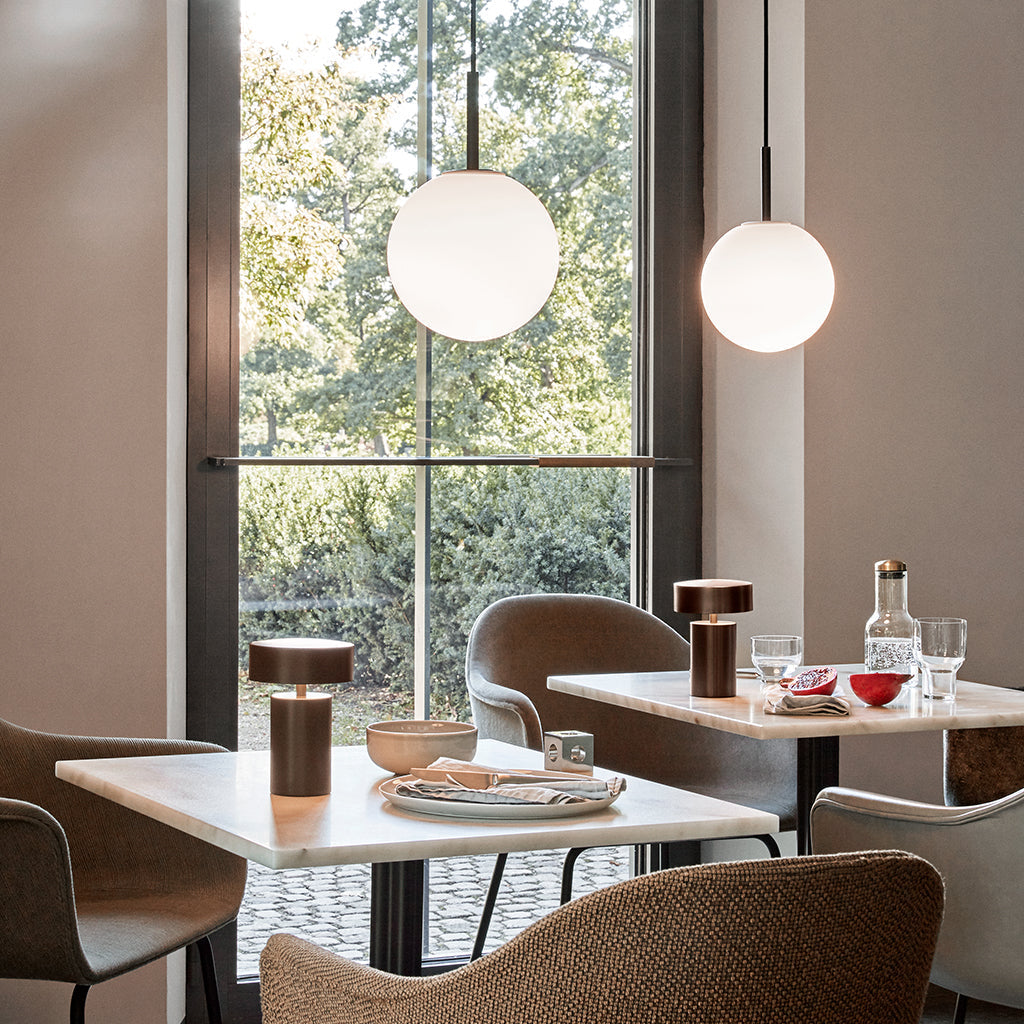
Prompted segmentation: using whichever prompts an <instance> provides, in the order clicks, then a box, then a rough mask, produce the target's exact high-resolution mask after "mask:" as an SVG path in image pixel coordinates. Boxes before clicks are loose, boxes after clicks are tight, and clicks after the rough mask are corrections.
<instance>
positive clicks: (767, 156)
mask: <svg viewBox="0 0 1024 1024" xmlns="http://www.w3.org/2000/svg"><path fill="white" fill-rule="evenodd" d="M771 219H772V150H771V147H770V146H769V145H768V0H764V142H763V143H762V145H761V220H771Z"/></svg>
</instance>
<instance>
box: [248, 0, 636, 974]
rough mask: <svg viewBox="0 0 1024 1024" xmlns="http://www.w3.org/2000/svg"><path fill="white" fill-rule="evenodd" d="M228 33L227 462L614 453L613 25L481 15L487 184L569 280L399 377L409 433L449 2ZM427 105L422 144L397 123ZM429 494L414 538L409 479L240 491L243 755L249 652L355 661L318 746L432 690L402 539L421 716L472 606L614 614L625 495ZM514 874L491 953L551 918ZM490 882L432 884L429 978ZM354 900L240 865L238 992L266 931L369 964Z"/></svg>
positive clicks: (626, 122) (456, 700) (347, 888)
mask: <svg viewBox="0 0 1024 1024" xmlns="http://www.w3.org/2000/svg"><path fill="white" fill-rule="evenodd" d="M419 3H422V4H424V5H428V4H429V8H430V9H431V10H432V11H433V17H434V21H433V26H432V36H433V58H434V59H433V63H432V66H431V72H430V75H431V77H430V80H429V82H428V81H427V80H426V79H425V78H421V79H419V80H418V79H417V73H418V67H421V66H419V65H418V64H417V40H416V39H415V26H416V24H417V19H418V14H419V10H418V6H419ZM242 9H243V24H244V25H245V26H246V29H245V31H246V36H245V38H244V40H243V96H242V100H243V112H242V123H243V138H242V176H241V199H242V202H241V285H242V287H241V301H240V308H241V332H240V333H241V380H240V396H241V419H240V425H239V432H240V439H241V452H242V454H243V455H287V454H290V453H304V454H312V455H325V456H326V455H340V456H353V455H355V456H367V455H379V456H385V457H386V456H389V455H396V454H403V455H404V454H414V453H415V452H416V449H417V444H418V443H419V445H420V446H421V447H422V446H423V445H424V444H425V443H426V442H428V441H429V444H430V449H431V451H432V453H433V454H435V455H444V454H454V455H479V454H495V453H510V452H516V451H525V452H567V453H575V452H599V453H616V454H627V453H628V452H629V450H630V393H631V354H630V352H631V340H630V330H631V326H630V321H631V309H630V296H631V272H632V264H631V240H632V223H631V220H632V214H631V191H632V182H631V177H630V176H631V162H632V161H631V133H632V126H631V116H632V96H631V64H632V54H631V46H632V8H631V4H630V3H628V2H623V0H614V2H612V3H603V4H600V5H599V4H597V3H592V2H585V3H582V4H581V3H579V2H576V0H555V2H554V3H540V2H532V0H531V2H523V0H511V2H510V0H500V2H499V0H480V2H479V4H478V9H479V16H480V24H479V55H480V59H479V68H480V72H481V166H484V167H489V168H492V169H496V170H502V171H505V172H507V173H509V174H511V175H513V176H514V177H516V178H517V179H518V180H520V181H522V182H523V183H524V184H526V185H527V186H528V187H530V188H531V189H532V190H533V191H534V192H535V193H536V194H537V195H538V196H539V197H540V198H541V199H542V201H543V202H544V203H545V205H546V206H547V208H548V210H549V212H550V213H551V215H552V217H553V219H554V221H555V225H556V228H557V230H558V232H559V237H560V244H561V248H562V261H561V268H560V272H559V278H558V281H557V283H556V286H555V289H554V292H553V294H552V297H551V299H550V300H549V301H548V303H547V305H546V306H545V308H544V309H543V310H542V311H541V313H540V314H539V315H538V317H537V318H535V320H533V321H531V323H529V324H527V325H526V326H525V327H523V328H521V329H520V330H519V331H517V332H515V333H514V334H512V335H509V336H508V337H506V338H503V339H498V340H497V341H495V342H491V343H485V344H481V345H466V344H464V343H460V342H453V341H450V340H448V339H445V338H440V337H435V338H433V339H432V351H431V364H430V367H429V373H426V372H425V371H426V370H427V368H426V367H420V368H419V373H420V378H421V379H424V378H425V379H426V380H427V381H428V394H427V395H426V396H424V395H421V396H420V398H421V399H422V398H424V397H425V398H426V399H427V400H428V401H429V402H430V409H431V416H430V419H429V421H426V422H424V421H419V422H418V421H417V394H416V380H417V365H416V360H417V330H416V325H415V322H414V321H413V320H412V318H411V317H410V316H409V314H408V313H407V312H406V311H405V310H404V309H403V308H402V306H401V305H400V304H399V303H398V302H397V300H396V299H395V297H394V293H393V291H392V289H391V288H390V284H389V282H388V278H387V267H386V259H385V246H386V240H387V233H388V230H389V228H390V224H391V222H392V220H393V218H394V215H395V213H396V211H397V210H398V208H399V206H400V204H401V202H402V201H404V198H405V197H406V196H407V195H408V194H409V193H410V192H411V191H412V189H413V188H414V187H415V184H416V180H417V169H418V162H417V154H418V152H419V150H420V148H421V147H424V146H426V147H427V149H428V151H429V154H430V161H431V164H432V171H433V173H438V172H440V171H443V170H447V169H452V168H457V167H461V166H463V161H464V145H465V142H464V138H465V71H466V70H467V67H468V55H469V39H468V36H469V12H468V3H466V4H465V5H464V6H462V7H461V8H458V9H456V8H450V7H448V6H447V5H446V4H444V3H442V2H440V0H390V2H389V3H388V4H359V3H356V2H355V0H351V2H350V0H332V2H331V3H326V4H317V3H310V4H309V5H308V7H304V6H303V5H301V4H300V5H286V6H285V7H284V8H282V5H281V4H280V3H279V2H278V0H269V2H267V3H262V2H260V0H243V3H242ZM307 9H308V10H310V11H311V10H314V9H316V10H318V12H319V18H320V21H319V27H318V29H317V31H318V33H319V35H320V36H321V38H324V39H326V45H322V46H311V45H305V44H300V43H297V42H296V41H295V40H296V35H299V36H301V34H302V33H301V31H300V32H298V33H296V27H297V26H301V25H302V19H301V17H300V15H301V14H302V12H303V10H307ZM335 41H336V42H337V44H338V46H337V47H335V46H334V43H335ZM428 89H429V91H430V94H431V95H432V97H433V104H432V107H431V134H430V136H429V138H425V137H423V136H422V135H420V136H419V137H418V135H417V132H418V131H419V127H420V126H419V124H418V123H417V102H416V99H417V95H418V92H420V91H426V90H428ZM421 408H422V406H421ZM430 481H431V487H430V515H429V522H428V521H427V518H426V517H425V515H424V514H423V512H424V510H422V509H421V510H420V514H419V515H417V509H416V500H415V476H414V473H413V472H412V471H410V470H400V469H397V468H396V469H389V470H379V469H376V468H374V469H353V468H346V469H344V470H339V469H335V468H331V469H328V468H315V467H274V468H272V469H262V468H261V469H252V468H250V469H244V470H243V471H242V473H241V476H240V580H239V599H240V634H239V681H240V685H239V735H240V745H241V746H242V747H243V748H244V747H266V746H267V744H268V725H267V718H268V711H267V705H268V703H269V700H268V688H267V687H261V686H255V685H253V684H250V682H249V681H248V679H247V677H246V675H245V664H246V654H247V645H248V643H249V641H250V640H252V639H255V638H259V637H271V636H284V635H305V636H325V637H335V638H341V639H348V640H352V641H353V642H354V643H355V644H356V680H355V682H354V684H353V685H352V686H345V687H336V688H334V689H335V702H334V709H335V742H336V743H359V742H362V729H363V727H364V726H365V723H366V722H367V721H371V720H374V719H376V718H388V717H412V714H413V689H414V686H417V685H419V686H426V685H427V680H426V679H425V678H424V679H421V680H419V681H417V680H416V672H415V670H414V661H415V653H414V652H415V643H414V623H413V611H414V606H415V597H414V595H415V592H416V567H415V564H414V549H415V537H416V535H417V532H419V534H420V535H421V536H426V537H427V538H428V540H429V564H430V580H429V586H426V585H425V584H426V581H425V580H424V581H421V583H422V584H423V585H424V589H425V590H426V592H427V593H429V602H430V606H429V617H430V635H429V641H428V647H429V659H428V660H429V665H430V670H431V671H430V679H429V692H430V714H431V715H433V716H438V717H451V718H462V719H468V718H469V709H468V701H467V699H466V694H465V681H464V676H463V672H464V658H465V642H466V637H467V635H468V632H469V628H470V626H471V625H472V622H473V620H474V619H475V617H476V615H477V614H478V613H479V612H480V611H481V610H482V609H483V607H485V606H486V605H487V604H488V603H489V602H490V601H492V600H495V599H497V598H498V597H502V596H505V595H506V594H509V593H522V592H530V591H586V592H590V593H599V594H607V595H610V596H616V597H621V598H628V594H629V560H630V559H629V532H630V524H629V512H630V490H629V474H628V472H626V471H622V470H582V469H580V470H557V471H556V470H543V471H542V470H536V469H521V468H489V469H487V470H481V469H475V468H460V469H448V468H446V469H444V470H443V471H442V470H438V469H433V470H431V471H430ZM567 509H572V516H571V517H567V516H566V510H567ZM515 860H516V861H517V864H518V866H514V865H513V859H511V858H510V867H509V872H510V875H509V879H508V880H507V881H506V884H505V887H504V888H503V895H502V897H501V899H500V900H499V905H498V908H497V909H496V911H495V921H494V923H493V925H492V928H491V932H490V936H491V940H490V941H489V943H488V945H489V946H491V945H493V944H496V943H497V942H498V941H503V940H504V939H505V938H508V937H510V936H511V934H514V932H515V931H516V930H518V929H519V928H521V927H522V925H523V924H524V923H526V921H528V920H531V919H533V918H535V917H537V916H539V915H540V914H541V913H544V912H546V911H547V910H550V909H552V906H553V905H554V904H553V903H552V899H551V892H550V891H549V890H550V886H547V885H545V886H544V887H543V891H542V890H541V889H540V888H537V887H535V886H533V887H531V886H530V885H529V884H519V883H518V882H517V881H516V879H517V877H518V876H517V872H519V871H520V870H521V871H524V872H525V875H524V876H523V877H524V878H529V877H531V876H536V877H537V878H540V877H542V876H543V877H545V878H547V877H549V876H550V878H552V879H554V878H557V874H558V872H559V871H560V870H561V868H560V864H561V856H560V855H559V854H540V855H517V858H515ZM627 863H628V857H626V856H625V854H622V853H621V852H620V853H619V854H616V853H615V851H594V854H593V857H591V855H590V854H588V855H587V858H586V859H585V861H583V860H581V862H580V864H579V865H578V866H577V877H578V878H579V879H580V881H579V883H578V885H577V891H585V888H587V887H590V888H593V887H596V886H597V885H600V884H607V881H606V879H608V878H609V877H616V878H617V877H620V876H621V877H624V874H622V872H625V871H626V868H625V865H627ZM591 864H592V865H593V866H592V867H591V866H590V865H591ZM524 865H525V866H524ZM609 865H610V866H609ZM490 869H491V859H490V858H472V859H463V858H460V859H458V860H451V861H438V862H435V863H433V864H432V865H431V866H430V927H429V936H428V937H427V946H428V947H429V950H428V951H429V954H430V955H445V954H448V953H452V954H465V953H467V952H468V951H469V947H470V946H471V944H472V933H473V932H475V928H476V920H477V918H478V915H479V909H480V905H481V904H482V901H483V894H484V891H485V888H486V878H487V877H488V876H489V873H490ZM609 870H610V871H611V872H612V875H611V876H609V875H608V871H609ZM466 872H470V873H471V875H472V880H471V882H467V879H468V877H469V876H467V875H466ZM467 884H468V886H469V888H468V889H467ZM368 894H369V869H368V868H361V867H360V868H324V869H319V870H317V871H304V872H269V871H265V870H264V869H261V868H259V867H258V866H256V865H254V866H253V867H252V870H251V872H250V885H249V893H248V895H247V898H246V901H245V903H244V904H243V908H242V912H241V914H240V916H239V974H240V975H241V976H244V975H247V974H251V973H254V971H255V965H256V960H257V958H258V954H259V950H260V949H261V948H262V945H263V943H264V942H265V939H266V936H267V935H268V934H269V933H270V932H272V931H274V930H279V929H282V928H283V929H286V930H289V931H293V932H296V933H298V934H304V935H306V936H307V937H309V938H311V939H313V940H314V941H316V942H319V943H320V944H322V945H325V946H327V947H328V948H332V949H335V950H337V951H339V952H342V953H344V954H345V955H348V956H353V957H355V958H357V959H365V958H366V954H367V944H368V913H367V911H368V898H369V896H368ZM555 898H557V897H555ZM467 938H468V941H467Z"/></svg>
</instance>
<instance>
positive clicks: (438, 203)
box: [387, 0, 559, 341]
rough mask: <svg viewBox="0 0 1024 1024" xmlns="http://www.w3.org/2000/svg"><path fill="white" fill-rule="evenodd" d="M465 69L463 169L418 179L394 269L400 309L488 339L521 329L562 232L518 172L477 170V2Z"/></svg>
mask: <svg viewBox="0 0 1024 1024" xmlns="http://www.w3.org/2000/svg"><path fill="white" fill-rule="evenodd" d="M471 39H472V45H471V50H472V56H471V63H470V71H469V72H468V73H467V75H466V83H467V90H466V92H467V100H466V105H467V112H466V170H464V171H446V172H445V173H444V174H441V175H439V176H438V177H436V178H432V179H431V180H429V181H427V182H426V183H425V184H423V185H421V186H420V187H419V188H418V189H416V191H415V192H413V194H412V195H411V196H410V197H409V198H408V199H407V200H406V201H405V203H404V204H403V205H402V208H401V209H400V210H399V211H398V214H397V216H396V217H395V220H394V223H393V224H392V225H391V232H390V234H389V235H388V250H387V255H388V273H389V274H390V276H391V284H392V285H393V287H394V289H395V292H396V294H397V295H398V298H399V300H400V301H401V303H402V305H403V306H405V308H406V309H407V310H408V311H409V312H410V313H411V314H412V315H413V316H414V317H415V318H416V319H417V320H418V321H419V322H420V323H421V324H423V325H424V326H425V327H427V328H428V329H429V330H431V331H433V332H435V333H436V334H442V335H444V336H445V337H447V338H453V339H455V340H456V341H489V340H490V339H492V338H500V337H502V335H505V334H508V333H510V332H511V331H514V330H516V329H517V328H519V327H522V326H523V324H525V323H527V322H528V321H530V320H532V319H533V317H535V316H536V315H537V313H539V312H540V310H541V308H542V307H543V305H544V303H545V302H547V299H548V296H549V295H550V294H551V289H552V288H553V287H554V284H555V278H556V277H557V275H558V256H559V253H558V235H557V234H556V232H555V226H554V224H553V223H552V221H551V216H550V214H549V213H548V211H547V210H546V209H545V208H544V204H543V203H542V202H541V201H540V200H539V199H538V198H537V197H536V196H535V195H534V194H533V193H532V192H531V191H530V190H529V189H528V188H526V186H525V185H521V184H520V183H519V182H518V181H516V180H515V179H514V178H510V177H509V176H508V175H506V174H502V173H500V172H498V171H486V170H480V167H479V76H478V75H477V70H476V2H475V0H473V2H472V4H471Z"/></svg>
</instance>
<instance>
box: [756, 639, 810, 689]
mask: <svg viewBox="0 0 1024 1024" xmlns="http://www.w3.org/2000/svg"><path fill="white" fill-rule="evenodd" d="M803 657H804V638H803V637H802V636H787V635H770V636H752V637H751V638H750V663H751V664H752V665H753V666H754V668H756V669H757V671H758V674H759V675H760V677H761V686H762V687H766V686H771V685H772V684H773V683H777V682H778V681H779V680H780V679H785V678H786V677H788V676H792V675H795V674H796V670H797V669H798V668H799V667H800V663H801V662H802V661H803Z"/></svg>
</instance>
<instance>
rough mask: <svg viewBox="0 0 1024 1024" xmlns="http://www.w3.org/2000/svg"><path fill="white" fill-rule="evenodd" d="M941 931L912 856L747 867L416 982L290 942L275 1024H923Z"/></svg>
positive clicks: (278, 945)
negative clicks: (441, 1023) (931, 967)
mask: <svg viewBox="0 0 1024 1024" xmlns="http://www.w3.org/2000/svg"><path fill="white" fill-rule="evenodd" d="M941 916H942V882H941V880H940V879H939V876H938V874H937V873H936V871H935V869H934V868H932V867H931V866H930V865H929V864H927V863H926V862H925V861H923V860H921V859H919V858H917V857H912V856H910V855H908V854H903V853H897V852H891V851H890V852H887V853H868V854H854V855H846V856H839V857H796V858H785V859H774V860H758V861H736V862H732V863H726V864H707V865H699V866H697V867H690V868H675V869H671V870H668V871H659V872H655V873H654V874H650V875H641V876H639V877H637V878H633V879H630V880H629V881H626V882H620V883H619V884H618V885H613V886H611V887H609V888H607V889H601V890H599V891H597V892H594V893H590V894H589V895H586V896H583V897H581V898H580V899H578V900H575V901H574V902H572V903H569V904H567V905H566V906H563V907H560V908H559V909H557V910H555V911H554V912H552V913H551V914H549V915H548V916H546V917H544V918H542V919H541V920H539V921H537V922H536V923H535V924H532V925H530V926H529V927H528V928H526V929H525V930H524V931H523V932H521V933H520V934H519V935H517V936H516V937H515V938H514V939H512V940H511V941H509V942H508V943H506V944H505V945H504V946H501V947H499V948H498V949H497V950H495V951H494V952H492V953H489V954H487V955H486V956H484V957H482V958H481V959H479V960H475V961H473V962H472V963H471V964H469V965H467V966H465V967H460V968H458V969H457V970H455V971H452V972H450V973H448V974H441V975H435V976H433V977H429V978H403V977H397V976H395V975H390V974H384V973H382V972H381V971H376V970H373V969H372V968H369V967H365V966H362V965H360V964H355V963H352V962H351V961H349V960H346V959H344V958H343V957H340V956H337V955H335V954H333V953H330V952H327V951H326V950H323V949H321V948H320V947H318V946H315V945H313V944H311V943H309V942H306V941H304V940H302V939H298V938H295V937H293V936H290V935H274V936H271V938H270V940H269V941H268V943H267V945H266V948H265V949H264V951H263V955H262V957H261V960H260V985H261V999H262V1003H263V1021H264V1024H356V1022H358V1024H437V1022H438V1021H444V1022H445V1024H521V1022H523V1021H531V1022H535V1024H542V1022H543V1024H548V1022H550V1024H554V1022H556V1021H573V1022H576V1021H579V1022H582V1021H586V1022H587V1024H668V1022H671V1024H750V1022H752V1021H757V1022H759V1024H840V1022H841V1024H882V1022H885V1024H916V1022H917V1021H918V1020H919V1018H920V1015H921V1010H922V1008H923V1006H924V999H925V993H926V991H927V986H928V968H929V965H930V963H931V957H932V951H933V949H934V947H935V938H936V935H937V934H938V930H939V922H940V919H941Z"/></svg>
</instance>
